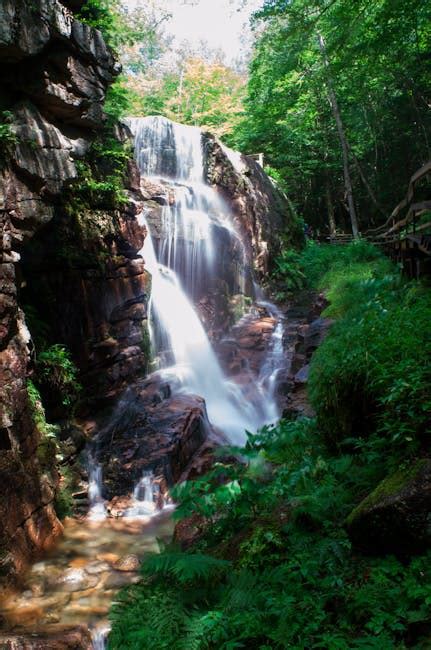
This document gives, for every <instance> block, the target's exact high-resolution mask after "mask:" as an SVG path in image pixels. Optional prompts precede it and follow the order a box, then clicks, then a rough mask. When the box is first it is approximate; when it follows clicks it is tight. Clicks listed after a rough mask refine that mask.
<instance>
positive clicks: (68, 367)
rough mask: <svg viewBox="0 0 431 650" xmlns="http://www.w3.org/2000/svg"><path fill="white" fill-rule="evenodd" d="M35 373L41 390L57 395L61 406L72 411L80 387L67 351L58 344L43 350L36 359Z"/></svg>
mask: <svg viewBox="0 0 431 650" xmlns="http://www.w3.org/2000/svg"><path fill="white" fill-rule="evenodd" d="M36 372H37V374H36V376H37V381H38V383H39V384H40V385H41V386H42V387H43V390H44V391H51V392H53V391H54V392H55V393H57V394H59V396H60V400H61V404H62V405H63V406H64V407H66V409H67V410H68V411H69V412H70V411H71V410H73V407H74V405H75V404H76V401H77V399H78V396H79V394H80V392H81V390H82V387H81V385H80V384H79V382H78V380H77V376H78V370H77V368H76V366H75V364H74V363H73V361H72V358H71V355H70V352H69V350H68V349H67V348H66V347H65V346H64V345H61V344H58V343H57V344H55V345H51V346H50V347H49V348H47V349H45V350H43V351H42V352H40V354H39V356H38V359H37V363H36Z"/></svg>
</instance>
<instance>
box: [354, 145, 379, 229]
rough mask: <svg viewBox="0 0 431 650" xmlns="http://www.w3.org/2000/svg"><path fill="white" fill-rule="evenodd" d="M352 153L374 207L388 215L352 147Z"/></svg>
mask: <svg viewBox="0 0 431 650" xmlns="http://www.w3.org/2000/svg"><path fill="white" fill-rule="evenodd" d="M349 149H350V147H349ZM350 153H351V154H352V157H353V160H354V162H355V165H356V168H357V170H358V172H359V176H360V177H361V179H362V182H363V184H364V186H365V189H366V190H367V192H368V196H369V197H370V199H371V201H372V203H373V205H374V207H375V208H376V210H378V211H379V212H380V214H382V215H383V216H386V214H385V211H384V210H383V208H382V206H381V205H380V203H379V202H378V201H377V199H376V195H375V194H374V192H373V189H372V187H371V185H370V184H369V182H368V179H367V177H366V176H365V174H364V170H363V169H362V165H361V163H360V162H359V160H358V159H357V157H356V156H355V154H354V153H353V151H352V150H351V149H350Z"/></svg>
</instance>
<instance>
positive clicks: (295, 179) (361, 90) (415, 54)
mask: <svg viewBox="0 0 431 650" xmlns="http://www.w3.org/2000/svg"><path fill="white" fill-rule="evenodd" d="M430 19H431V7H430V5H429V3H423V2H420V0H412V1H411V2H409V3H408V6H407V4H406V3H405V2H404V1H403V0H379V1H378V2H373V3H370V2H367V0H289V1H287V0H267V1H266V2H264V6H263V8H262V10H261V11H260V12H259V13H258V14H257V16H256V19H255V20H256V21H260V22H257V24H258V25H259V30H258V32H257V38H256V44H255V48H254V54H253V59H252V63H251V67H250V81H249V84H248V91H247V98H246V102H245V106H246V110H245V114H244V117H243V119H242V120H241V123H240V124H239V126H238V128H237V129H236V131H235V140H236V144H237V146H239V147H241V148H242V149H244V150H249V151H252V150H262V151H264V152H265V158H266V160H267V161H268V164H269V165H270V166H271V167H272V168H274V169H276V170H277V173H278V174H279V175H280V176H281V177H283V179H284V184H285V188H286V190H287V191H288V192H289V194H290V196H291V197H292V199H293V201H294V203H295V204H296V206H297V208H298V209H299V211H300V212H302V214H303V216H304V218H305V219H306V221H307V222H309V223H313V225H315V226H316V227H318V228H324V229H328V230H329V225H328V205H329V204H328V196H330V204H331V206H332V208H333V214H334V218H335V219H336V221H337V223H338V224H339V225H340V226H341V227H342V225H343V223H344V222H345V218H346V216H347V215H349V216H350V215H351V214H352V206H353V210H354V211H355V212H356V216H357V220H358V222H359V229H362V230H364V229H366V228H367V227H369V225H370V224H373V223H375V222H377V221H379V220H382V218H383V216H382V215H384V214H387V213H389V212H390V211H391V210H392V208H393V206H394V205H395V204H396V203H397V202H398V200H399V199H400V198H401V196H402V195H403V194H404V191H405V186H406V184H407V182H408V178H409V176H410V174H411V173H413V171H415V169H417V167H418V166H420V165H421V164H423V163H424V162H425V161H426V160H427V159H428V158H429V155H430V154H429V131H430V126H431V116H430V110H429V105H430V100H429V88H430V81H431V78H430V77H431V73H430V67H429V65H428V60H429V52H430V50H431V47H430V45H431V44H430V40H431V30H430V28H429V25H430ZM319 34H320V35H321V37H322V38H323V39H324V52H322V48H321V44H320V45H319ZM322 54H325V56H322ZM328 95H332V100H331V97H329V99H330V100H331V102H330V104H328ZM334 99H335V102H334ZM334 109H335V110H334ZM336 113H337V114H338V117H339V118H340V119H341V124H340V120H338V123H337V119H336ZM340 126H341V131H340ZM341 134H342V136H343V137H341ZM340 140H342V141H344V146H342V147H340ZM346 171H347V172H348V175H349V176H350V185H351V191H350V189H349V191H346V190H347V189H348V185H349V183H348V180H347V183H346ZM328 187H329V195H328ZM353 195H354V204H353ZM349 197H350V198H349ZM345 199H348V201H347V203H348V205H347V206H346V201H345ZM329 214H330V215H331V220H332V212H331V210H329Z"/></svg>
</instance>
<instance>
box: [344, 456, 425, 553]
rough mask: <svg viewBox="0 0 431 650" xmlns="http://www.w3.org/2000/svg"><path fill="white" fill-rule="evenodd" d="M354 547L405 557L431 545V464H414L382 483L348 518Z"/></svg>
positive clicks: (417, 462) (348, 526) (367, 551)
mask: <svg viewBox="0 0 431 650" xmlns="http://www.w3.org/2000/svg"><path fill="white" fill-rule="evenodd" d="M346 525H347V530H348V534H349V537H350V539H351V541H352V544H353V545H354V546H355V547H356V548H358V549H360V550H361V551H363V552H365V553H370V554H380V553H395V554H397V555H399V556H405V555H408V554H410V553H415V552H419V551H422V550H424V549H425V548H428V547H429V545H430V543H431V460H429V459H422V460H418V461H416V462H414V461H412V462H411V464H410V465H409V466H408V467H407V468H406V469H400V470H398V471H397V472H396V473H395V474H393V475H392V476H390V477H388V478H386V479H385V480H384V481H382V482H381V483H380V484H379V485H378V486H377V488H376V489H375V490H374V491H373V492H371V494H369V495H368V496H367V497H366V498H365V499H364V500H363V501H362V502H361V503H360V504H359V505H358V506H357V507H356V508H355V509H354V510H353V511H352V513H351V514H350V515H349V517H348V518H347V522H346Z"/></svg>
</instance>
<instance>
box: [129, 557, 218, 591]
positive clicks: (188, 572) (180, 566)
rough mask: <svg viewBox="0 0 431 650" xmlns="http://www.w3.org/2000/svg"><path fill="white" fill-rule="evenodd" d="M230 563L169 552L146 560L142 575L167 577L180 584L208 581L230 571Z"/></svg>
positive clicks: (212, 558)
mask: <svg viewBox="0 0 431 650" xmlns="http://www.w3.org/2000/svg"><path fill="white" fill-rule="evenodd" d="M229 567H230V562H228V561H226V560H219V559H217V558H214V557H211V556H210V555H203V554H201V553H182V552H179V551H178V552H168V553H162V554H160V555H158V554H154V555H150V556H148V557H147V558H146V560H145V562H144V563H143V565H142V573H143V574H144V575H146V576H157V577H160V576H165V577H170V578H174V579H175V580H178V582H179V583H180V584H183V583H188V582H193V581H198V580H202V581H208V580H210V579H211V578H214V577H218V576H220V575H222V574H224V573H226V571H227V570H228V568H229Z"/></svg>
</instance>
